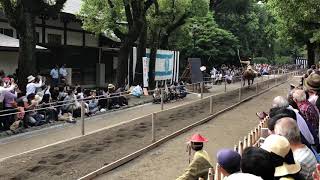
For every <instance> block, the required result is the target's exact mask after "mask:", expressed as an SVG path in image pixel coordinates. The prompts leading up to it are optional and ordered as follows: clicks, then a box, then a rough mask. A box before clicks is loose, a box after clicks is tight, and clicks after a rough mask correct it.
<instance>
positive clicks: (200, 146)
mask: <svg viewBox="0 0 320 180" xmlns="http://www.w3.org/2000/svg"><path fill="white" fill-rule="evenodd" d="M191 148H192V149H193V150H194V151H200V150H202V149H203V142H191Z"/></svg>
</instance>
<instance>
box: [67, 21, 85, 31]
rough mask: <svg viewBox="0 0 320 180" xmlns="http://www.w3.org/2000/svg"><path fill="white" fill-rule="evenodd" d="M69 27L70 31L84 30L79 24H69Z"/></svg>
mask: <svg viewBox="0 0 320 180" xmlns="http://www.w3.org/2000/svg"><path fill="white" fill-rule="evenodd" d="M67 27H68V28H70V29H77V30H82V27H81V24H80V23H77V22H69V23H68V24H67Z"/></svg>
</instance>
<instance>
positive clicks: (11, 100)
mask: <svg viewBox="0 0 320 180" xmlns="http://www.w3.org/2000/svg"><path fill="white" fill-rule="evenodd" d="M3 95H4V109H5V110H6V111H5V113H6V114H12V113H16V112H18V111H17V109H16V108H17V107H18V105H17V102H16V100H17V94H16V92H15V91H6V92H4V93H3ZM1 119H2V118H1ZM15 121H16V115H15V114H12V115H8V116H4V117H3V119H2V125H3V126H2V128H3V130H9V129H10V126H11V124H13V123H14V122H15Z"/></svg>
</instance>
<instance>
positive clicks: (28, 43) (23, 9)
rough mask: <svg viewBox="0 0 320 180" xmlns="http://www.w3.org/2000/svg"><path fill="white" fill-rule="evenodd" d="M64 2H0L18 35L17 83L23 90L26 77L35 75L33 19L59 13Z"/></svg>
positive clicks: (52, 0) (11, 0)
mask: <svg viewBox="0 0 320 180" xmlns="http://www.w3.org/2000/svg"><path fill="white" fill-rule="evenodd" d="M65 2H66V0H0V4H1V6H2V8H3V10H4V12H5V15H6V17H7V18H8V21H9V23H10V25H11V26H12V27H14V28H15V29H16V30H17V32H18V33H19V44H20V46H19V63H18V69H19V72H18V83H19V86H20V88H21V90H23V91H24V90H25V87H26V84H27V79H26V78H27V76H28V75H30V74H35V73H36V59H35V49H36V38H35V37H36V36H35V34H36V32H35V18H36V17H37V16H41V15H49V16H53V15H56V14H57V13H59V12H60V10H61V9H62V8H63V5H64V3H65Z"/></svg>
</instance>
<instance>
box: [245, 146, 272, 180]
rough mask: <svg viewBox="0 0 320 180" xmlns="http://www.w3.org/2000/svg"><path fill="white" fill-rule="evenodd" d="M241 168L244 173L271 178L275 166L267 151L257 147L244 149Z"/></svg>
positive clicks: (264, 178)
mask: <svg viewBox="0 0 320 180" xmlns="http://www.w3.org/2000/svg"><path fill="white" fill-rule="evenodd" d="M241 170H242V172H244V173H250V174H253V175H256V176H260V177H261V178H262V179H263V180H272V179H273V178H274V173H275V167H274V164H273V162H272V160H271V156H270V154H269V153H268V151H266V150H263V149H261V148H257V147H248V148H246V149H244V151H243V153H242V159H241Z"/></svg>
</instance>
